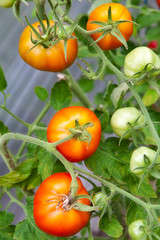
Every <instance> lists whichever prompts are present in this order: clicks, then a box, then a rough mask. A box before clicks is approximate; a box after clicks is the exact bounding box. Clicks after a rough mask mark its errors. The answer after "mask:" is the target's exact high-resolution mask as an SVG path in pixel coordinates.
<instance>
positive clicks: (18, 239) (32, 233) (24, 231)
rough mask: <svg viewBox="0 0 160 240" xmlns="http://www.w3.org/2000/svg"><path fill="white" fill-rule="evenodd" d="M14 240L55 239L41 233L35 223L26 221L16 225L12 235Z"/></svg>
mask: <svg viewBox="0 0 160 240" xmlns="http://www.w3.org/2000/svg"><path fill="white" fill-rule="evenodd" d="M14 239H15V240H24V239H25V240H31V239H34V240H48V239H53V240H56V239H57V238H55V237H52V236H49V235H47V234H46V233H44V232H42V231H41V230H40V229H39V228H38V227H37V226H36V225H35V223H33V222H31V221H30V220H28V219H25V220H24V221H22V222H20V223H18V224H17V226H16V229H15V234H14Z"/></svg>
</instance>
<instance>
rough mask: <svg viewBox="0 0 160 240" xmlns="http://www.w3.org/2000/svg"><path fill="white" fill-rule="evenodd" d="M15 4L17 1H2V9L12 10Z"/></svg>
mask: <svg viewBox="0 0 160 240" xmlns="http://www.w3.org/2000/svg"><path fill="white" fill-rule="evenodd" d="M14 2H15V0H0V7H3V8H10V7H12V5H13V3H14Z"/></svg>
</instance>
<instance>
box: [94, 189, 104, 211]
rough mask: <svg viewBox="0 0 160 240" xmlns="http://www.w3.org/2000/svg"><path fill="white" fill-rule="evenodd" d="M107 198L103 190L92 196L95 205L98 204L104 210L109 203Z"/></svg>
mask: <svg viewBox="0 0 160 240" xmlns="http://www.w3.org/2000/svg"><path fill="white" fill-rule="evenodd" d="M106 198H107V196H106V194H105V193H103V192H98V193H96V194H95V195H94V196H93V198H92V200H93V203H94V205H95V206H98V208H99V210H100V211H102V210H103V208H104V207H105V206H106V204H107V201H106Z"/></svg>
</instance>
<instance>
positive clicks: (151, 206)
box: [73, 165, 160, 210]
mask: <svg viewBox="0 0 160 240" xmlns="http://www.w3.org/2000/svg"><path fill="white" fill-rule="evenodd" d="M73 168H74V169H75V170H76V171H78V172H80V173H82V174H85V175H87V176H89V177H91V178H93V179H95V180H97V181H99V182H101V183H102V184H104V185H105V186H107V187H108V188H110V189H111V190H112V191H113V192H118V193H120V194H122V195H123V196H125V197H127V198H129V199H131V200H132V201H134V202H135V203H137V204H139V205H141V206H142V207H143V208H145V209H147V210H148V209H159V208H160V205H159V204H149V203H146V202H144V201H142V200H141V199H139V198H137V197H135V196H134V195H132V194H130V193H129V192H127V191H125V190H123V189H121V188H119V187H117V186H116V185H114V184H113V183H110V182H108V181H107V180H105V179H103V178H101V177H98V176H97V175H95V174H93V173H91V172H88V171H86V170H84V169H82V168H79V167H77V166H75V165H74V166H73Z"/></svg>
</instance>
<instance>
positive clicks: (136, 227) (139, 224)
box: [128, 219, 147, 240]
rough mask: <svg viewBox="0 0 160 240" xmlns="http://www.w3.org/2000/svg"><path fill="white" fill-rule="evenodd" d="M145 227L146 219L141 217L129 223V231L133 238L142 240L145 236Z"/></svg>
mask: <svg viewBox="0 0 160 240" xmlns="http://www.w3.org/2000/svg"><path fill="white" fill-rule="evenodd" d="M144 227H145V221H144V220H141V219H138V220H135V221H134V222H132V223H131V224H130V225H129V228H128V232H129V235H130V237H131V238H132V240H140V239H141V238H142V237H143V236H144V234H145V231H144ZM146 238H147V237H146ZM146 238H143V240H146Z"/></svg>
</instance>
